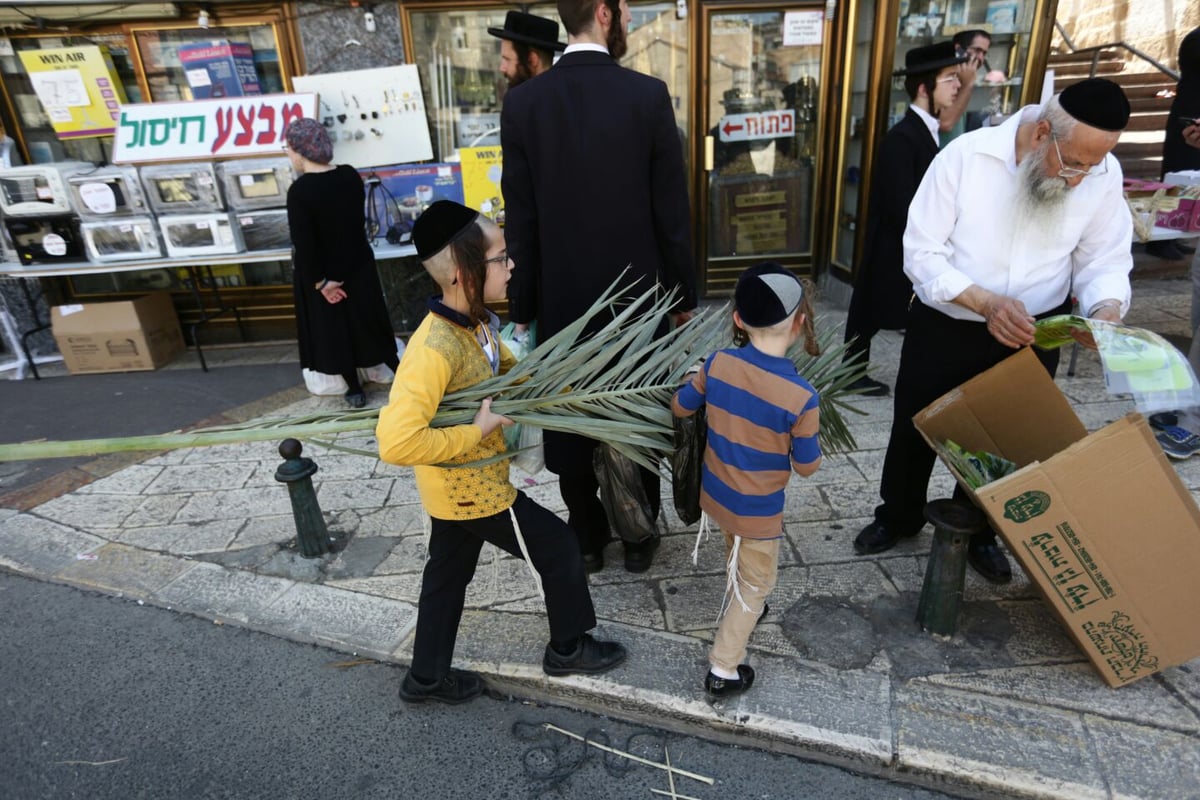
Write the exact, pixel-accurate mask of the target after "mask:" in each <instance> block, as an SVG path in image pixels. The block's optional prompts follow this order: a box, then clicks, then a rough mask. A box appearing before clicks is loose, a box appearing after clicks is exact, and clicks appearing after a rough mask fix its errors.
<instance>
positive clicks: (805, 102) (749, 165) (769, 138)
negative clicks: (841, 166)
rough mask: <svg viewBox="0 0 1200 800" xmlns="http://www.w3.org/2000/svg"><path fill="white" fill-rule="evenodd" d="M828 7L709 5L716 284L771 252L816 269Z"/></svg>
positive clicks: (716, 288)
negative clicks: (816, 198)
mask: <svg viewBox="0 0 1200 800" xmlns="http://www.w3.org/2000/svg"><path fill="white" fill-rule="evenodd" d="M823 8H824V5H823V4H822V5H820V6H817V5H796V4H788V5H783V4H779V5H770V6H758V7H749V8H748V7H746V6H740V5H739V6H736V7H722V6H712V7H708V8H706V9H705V11H704V14H705V18H704V21H703V22H704V24H703V40H704V41H703V51H702V52H703V65H704V66H703V71H704V76H705V80H704V81H703V87H704V91H703V97H702V104H701V109H700V113H701V116H702V118H703V119H702V123H701V124H702V130H704V131H706V132H707V138H706V140H705V168H706V171H707V174H706V178H705V180H704V181H703V183H702V187H701V188H702V193H703V194H704V198H703V206H702V208H703V214H705V215H706V217H707V218H706V220H705V221H704V223H703V230H706V231H707V235H706V236H705V241H704V247H705V250H706V252H705V265H706V269H705V284H706V292H707V293H710V294H721V293H724V292H727V291H730V290H731V289H732V287H733V283H734V281H736V279H737V275H738V274H739V273H740V272H741V270H742V269H744V268H745V267H746V266H749V265H750V264H753V263H756V262H758V261H762V260H764V259H771V260H775V261H779V262H781V263H783V264H785V265H786V266H789V267H794V268H797V269H800V270H801V271H808V270H811V268H812V249H813V219H814V214H813V201H814V187H815V185H816V163H817V158H818V153H817V148H818V124H819V122H820V120H819V119H818V117H819V112H820V89H821V87H820V83H819V82H820V79H821V74H822V72H821V69H822V58H823V54H824V46H823V45H824V39H825V36H826V24H825V20H824V11H823Z"/></svg>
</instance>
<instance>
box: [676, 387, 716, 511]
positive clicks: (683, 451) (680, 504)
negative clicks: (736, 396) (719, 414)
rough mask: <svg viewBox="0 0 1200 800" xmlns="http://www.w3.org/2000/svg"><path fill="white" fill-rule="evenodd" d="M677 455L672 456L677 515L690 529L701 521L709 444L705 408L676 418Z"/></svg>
mask: <svg viewBox="0 0 1200 800" xmlns="http://www.w3.org/2000/svg"><path fill="white" fill-rule="evenodd" d="M674 428H675V439H674V441H675V452H674V453H673V454H672V455H671V490H672V493H673V495H674V497H675V513H676V514H678V515H679V518H680V519H681V520H683V522H684V523H685V524H687V525H691V524H692V523H694V522H696V521H698V520H699V519H700V514H701V511H700V473H701V472H702V468H703V466H704V446H705V444H706V443H707V442H708V417H707V415H706V414H705V413H704V407H703V406H701V407H700V410H699V411H697V412H696V413H695V414H692V415H691V416H690V417H675V421H674Z"/></svg>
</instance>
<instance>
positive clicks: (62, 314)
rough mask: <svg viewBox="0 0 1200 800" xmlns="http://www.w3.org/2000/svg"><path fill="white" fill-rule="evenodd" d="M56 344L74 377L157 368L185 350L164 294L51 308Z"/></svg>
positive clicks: (168, 297) (167, 296) (167, 297)
mask: <svg viewBox="0 0 1200 800" xmlns="http://www.w3.org/2000/svg"><path fill="white" fill-rule="evenodd" d="M50 324H51V329H52V331H53V333H54V341H55V342H57V343H58V349H59V351H60V352H61V353H62V356H63V360H64V361H65V362H66V364H67V369H68V370H69V371H70V372H71V373H72V374H75V373H84V372H132V371H134V370H151V369H158V368H159V367H161V366H162V365H163V364H166V363H167V362H168V361H170V360H171V359H172V358H174V357H175V356H177V355H178V354H179V353H181V352H182V351H183V333H182V331H180V329H179V318H178V317H177V316H175V307H174V306H173V305H172V304H171V295H170V294H168V293H167V292H155V293H153V294H148V295H146V296H145V297H139V298H138V299H136V300H126V301H122V302H116V303H88V304H86V305H82V304H81V305H70V306H55V307H54V308H52V309H51V310H50Z"/></svg>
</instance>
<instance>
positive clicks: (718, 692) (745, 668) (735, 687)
mask: <svg viewBox="0 0 1200 800" xmlns="http://www.w3.org/2000/svg"><path fill="white" fill-rule="evenodd" d="M753 685H754V667H752V666H750V665H749V664H738V676H737V677H736V678H718V677H717V676H716V675H714V674H712V670H709V673H708V674H707V675H705V676H704V691H706V692H708V693H709V694H711V695H712V696H713V697H728V696H729V695H732V694H741V693H742V692H744V691H746V690H747V689H749V688H750V687H751V686H753Z"/></svg>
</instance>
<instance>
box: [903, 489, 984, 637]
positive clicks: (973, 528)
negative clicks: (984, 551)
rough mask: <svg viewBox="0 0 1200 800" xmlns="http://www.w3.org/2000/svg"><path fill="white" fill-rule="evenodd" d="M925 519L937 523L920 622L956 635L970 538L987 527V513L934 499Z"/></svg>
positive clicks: (929, 628) (942, 633)
mask: <svg viewBox="0 0 1200 800" xmlns="http://www.w3.org/2000/svg"><path fill="white" fill-rule="evenodd" d="M925 519H927V520H929V522H930V523H931V524H932V525H933V527H934V532H933V548H932V549H931V550H930V551H929V564H928V566H926V568H925V582H924V584H922V586H921V601H920V603H918V605H917V623H918V624H920V626H921V629H922V630H925V631H929V632H930V633H936V634H938V635H940V636H953V635H954V630H955V629H956V628H957V627H958V610H959V607H960V606H961V605H962V596H963V582H964V580H965V578H966V574H967V542H968V541H969V540H970V538H971V534H973V533H980V532H982V531H983V530H984V528H986V527H987V517H985V516H984V514H983V512H982V511H980V510H979V509H978V508H976V507H975V506H973V505H969V504H967V503H963V502H960V501H958V500H934V501H932V502H929V503H926V504H925Z"/></svg>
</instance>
